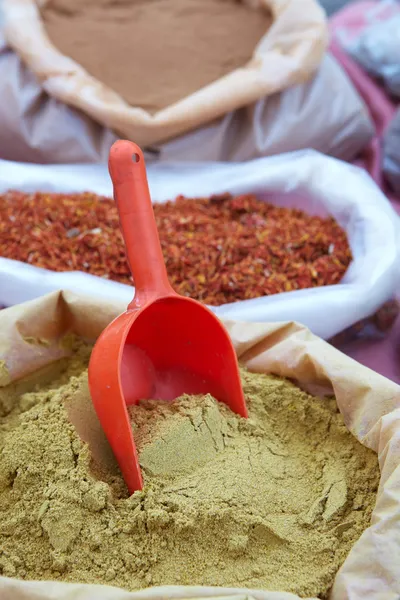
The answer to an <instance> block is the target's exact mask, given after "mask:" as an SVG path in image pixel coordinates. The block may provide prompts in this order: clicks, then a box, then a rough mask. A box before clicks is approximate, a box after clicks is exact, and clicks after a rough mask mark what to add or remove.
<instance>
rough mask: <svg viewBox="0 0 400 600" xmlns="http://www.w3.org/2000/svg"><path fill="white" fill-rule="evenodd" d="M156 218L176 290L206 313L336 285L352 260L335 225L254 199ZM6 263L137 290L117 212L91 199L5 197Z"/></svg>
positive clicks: (175, 206)
mask: <svg viewBox="0 0 400 600" xmlns="http://www.w3.org/2000/svg"><path fill="white" fill-rule="evenodd" d="M154 213H155V217H156V221H157V227H158V231H159V235H160V241H161V245H162V250H163V254H164V259H165V262H166V266H167V271H168V275H169V278H170V281H171V284H172V286H173V287H174V289H175V290H176V292H178V293H179V294H181V295H183V296H189V297H192V298H194V299H196V300H200V301H201V302H204V303H205V304H209V305H221V304H225V303H227V302H236V301H239V300H247V299H250V298H257V297H260V296H268V295H270V294H277V293H279V292H288V291H292V290H298V289H304V288H311V287H319V286H323V285H333V284H337V283H339V282H340V280H341V279H342V277H343V275H344V273H345V272H346V270H347V267H348V266H349V264H350V261H351V259H352V256H351V251H350V248H349V244H348V241H347V237H346V233H345V232H344V231H343V229H341V227H339V225H338V224H337V223H336V221H334V220H333V219H332V218H326V219H323V218H320V217H316V216H311V215H307V214H306V213H304V212H303V211H301V210H297V209H288V208H281V207H277V206H274V205H272V204H269V203H267V202H263V201H261V200H258V199H257V198H256V197H255V196H253V195H242V196H230V195H229V194H224V195H220V196H211V197H210V198H196V199H188V198H184V197H179V198H177V199H176V201H175V202H167V203H165V204H155V205H154ZM0 255H2V256H4V257H6V258H13V259H17V260H21V261H23V262H26V263H29V264H32V265H35V266H38V267H45V268H47V269H51V270H53V271H73V270H79V271H86V272H88V273H92V274H93V275H98V276H100V277H107V278H109V279H112V280H115V281H119V282H121V283H131V282H132V279H131V276H130V272H129V267H128V263H127V261H126V258H125V250H124V244H123V240H122V236H121V232H120V229H119V219H118V212H117V208H116V206H115V204H114V202H113V201H112V200H110V199H106V198H100V197H98V196H96V195H94V194H77V195H72V196H64V195H60V194H59V195H57V194H34V195H26V194H22V193H18V192H8V193H6V194H3V195H0Z"/></svg>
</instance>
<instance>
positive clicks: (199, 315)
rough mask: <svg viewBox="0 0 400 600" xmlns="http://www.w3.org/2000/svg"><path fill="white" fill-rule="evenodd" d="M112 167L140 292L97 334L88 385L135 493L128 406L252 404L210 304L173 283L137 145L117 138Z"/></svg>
mask: <svg viewBox="0 0 400 600" xmlns="http://www.w3.org/2000/svg"><path fill="white" fill-rule="evenodd" d="M109 170H110V175H111V179H112V181H113V186H114V199H115V201H116V203H117V206H118V211H119V216H120V222H121V228H122V232H123V236H124V240H125V245H126V252H127V256H128V260H129V265H130V268H131V271H132V275H133V278H134V281H135V287H136V292H135V297H134V299H133V301H132V302H131V304H130V305H129V306H128V310H127V311H126V312H125V313H123V314H122V315H120V316H119V317H117V318H116V319H115V320H114V321H113V322H112V323H111V324H110V325H109V326H108V327H107V328H106V329H105V330H104V331H103V333H102V334H101V336H100V337H99V339H98V341H97V343H96V345H95V347H94V349H93V352H92V357H91V360H90V365H89V385H90V392H91V396H92V400H93V405H94V407H95V410H96V412H97V415H98V417H99V419H100V423H101V425H102V428H103V430H104V432H105V434H106V436H107V438H108V441H109V443H110V445H111V447H112V449H113V452H114V454H115V457H116V459H117V461H118V463H119V466H120V468H121V471H122V474H123V477H124V479H125V482H126V484H127V486H128V489H129V492H130V493H131V494H132V493H133V492H134V491H136V490H139V489H142V487H143V482H142V476H141V472H140V466H139V462H138V457H137V453H136V447H135V442H134V439H133V434H132V429H131V425H130V421H129V416H128V411H127V408H126V407H127V405H129V404H136V403H137V402H138V401H139V400H141V399H149V398H152V399H155V400H173V399H175V398H177V397H178V396H180V395H181V394H183V393H187V394H205V393H210V394H212V395H213V396H214V397H215V398H216V399H218V400H220V401H222V402H225V403H226V404H227V405H228V406H229V407H230V408H231V409H232V410H233V411H234V412H236V413H238V414H239V415H241V416H242V417H247V409H246V403H245V400H244V396H243V390H242V386H241V382H240V376H239V369H238V363H237V358H236V354H235V350H234V348H233V345H232V342H231V340H230V338H229V336H228V333H227V332H226V331H225V329H224V327H223V325H222V324H221V323H220V321H219V320H218V319H217V317H216V316H215V315H214V314H213V313H212V312H211V311H210V310H209V309H208V308H206V307H205V306H203V305H202V304H200V303H199V302H196V301H195V300H192V299H190V298H185V297H183V296H179V295H178V294H176V293H175V292H174V291H173V289H172V288H171V286H170V284H169V281H168V276H167V271H166V268H165V264H164V259H163V255H162V251H161V246H160V240H159V238H158V232H157V226H156V222H155V219H154V213H153V208H152V205H151V200H150V193H149V188H148V184H147V177H146V166H145V162H144V158H143V154H142V152H141V150H140V148H138V146H136V145H135V144H133V143H132V142H127V141H119V142H116V143H115V144H114V145H113V147H112V148H111V151H110V157H109Z"/></svg>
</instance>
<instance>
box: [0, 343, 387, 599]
mask: <svg viewBox="0 0 400 600" xmlns="http://www.w3.org/2000/svg"><path fill="white" fill-rule="evenodd" d="M89 354H90V348H87V347H85V346H82V345H81V346H80V347H78V348H77V349H76V351H75V354H74V356H73V357H72V358H71V359H68V360H63V361H60V362H59V363H57V364H56V365H54V366H52V367H50V368H48V369H47V370H45V371H42V372H41V373H39V374H35V375H33V376H31V377H30V378H28V379H27V380H25V381H21V382H18V383H16V384H12V385H10V386H8V387H5V388H3V389H2V390H0V573H1V574H3V575H8V576H12V577H18V578H24V579H32V578H34V579H56V580H63V581H75V582H77V581H78V582H79V581H80V582H86V583H112V584H114V585H118V586H122V587H125V588H128V589H131V590H133V589H138V588H141V587H146V586H148V585H160V584H185V585H196V584H204V585H217V586H229V587H241V588H243V587H248V588H253V589H267V590H280V591H287V592H293V593H297V594H299V595H300V596H302V597H308V596H318V597H326V594H327V592H328V590H329V588H330V586H331V584H332V581H333V578H334V576H335V574H336V572H337V570H338V568H339V567H340V565H341V564H342V563H343V561H344V559H345V557H346V555H347V553H348V552H349V550H350V548H351V546H352V545H353V544H354V542H355V541H356V540H357V539H358V538H359V536H360V535H361V533H362V531H363V530H364V529H365V528H366V527H367V526H368V524H369V520H370V515H371V511H372V508H373V506H374V503H375V497H376V490H377V485H378V481H379V470H378V463H377V457H376V454H375V453H373V452H372V451H371V450H369V449H367V448H365V447H364V446H362V445H361V444H360V443H359V442H358V441H357V440H356V439H355V438H354V437H353V436H352V435H351V434H350V433H349V431H348V430H347V429H346V427H345V426H344V423H343V418H342V416H341V415H340V413H339V412H338V409H337V406H336V403H335V401H334V399H320V398H315V397H312V396H310V395H309V394H306V393H304V392H303V391H301V390H300V389H299V388H297V387H296V386H295V385H293V384H292V383H290V382H288V381H285V380H281V379H279V378H277V377H272V376H266V375H259V374H251V373H248V372H246V371H242V379H243V385H244V391H245V395H246V399H247V404H248V408H249V414H250V418H249V419H248V420H244V419H241V418H239V417H237V416H236V415H234V414H233V413H232V412H231V411H230V410H229V409H228V408H227V407H225V406H224V405H222V404H220V403H217V402H216V401H215V400H214V399H213V398H211V397H210V396H205V397H197V398H193V397H186V396H184V397H182V398H180V399H178V400H177V401H175V402H174V403H161V402H154V401H146V402H142V403H141V404H140V405H139V406H137V407H134V408H131V414H132V420H133V423H134V429H135V438H136V441H137V446H138V450H139V455H140V462H141V466H142V470H143V474H144V478H145V489H144V490H143V491H142V492H136V493H135V494H133V495H132V496H131V497H130V498H127V497H126V491H125V488H124V484H123V481H122V479H121V477H120V475H119V473H118V472H117V471H113V470H112V468H111V467H109V468H108V469H107V470H106V471H105V470H104V463H102V464H103V468H102V469H100V468H99V466H98V465H96V464H95V463H94V461H93V458H92V456H91V454H90V452H89V449H88V446H86V445H85V444H84V443H83V442H82V441H81V439H80V438H79V437H78V435H77V432H76V429H75V428H74V426H73V425H72V424H71V422H70V420H69V416H71V415H73V414H75V417H78V418H77V424H78V425H79V427H81V426H82V425H84V424H86V425H88V423H89V422H90V419H91V417H90V411H91V410H92V411H93V409H92V408H91V402H90V398H89V392H88V386H87V371H86V366H87V362H88V358H89ZM83 415H85V416H83ZM92 433H93V432H92ZM100 475H101V476H100Z"/></svg>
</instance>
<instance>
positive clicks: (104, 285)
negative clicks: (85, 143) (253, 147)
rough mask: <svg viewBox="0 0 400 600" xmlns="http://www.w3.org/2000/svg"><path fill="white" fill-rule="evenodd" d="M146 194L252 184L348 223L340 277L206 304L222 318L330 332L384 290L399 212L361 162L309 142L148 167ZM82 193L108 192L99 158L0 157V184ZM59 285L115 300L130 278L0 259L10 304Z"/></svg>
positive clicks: (394, 265)
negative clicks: (59, 162)
mask: <svg viewBox="0 0 400 600" xmlns="http://www.w3.org/2000/svg"><path fill="white" fill-rule="evenodd" d="M148 175H149V183H150V191H151V194H152V198H153V201H155V202H163V201H166V200H168V199H172V198H175V197H176V196H177V195H179V194H183V195H186V196H189V197H190V196H209V195H211V194H218V193H223V192H226V191H229V192H232V193H233V194H240V193H255V194H257V195H258V196H259V197H261V198H263V199H266V200H268V201H272V202H273V203H275V204H280V205H284V206H299V207H301V208H304V209H305V210H307V211H308V212H310V213H313V214H318V215H322V216H324V215H327V214H331V215H333V216H334V217H335V218H336V219H337V221H338V222H339V224H340V225H341V226H342V227H344V229H345V230H346V231H347V234H348V237H349V241H350V245H351V249H352V252H353V256H354V260H353V262H352V264H351V265H350V267H349V269H348V271H347V273H346V275H345V277H344V279H343V282H342V283H341V284H340V285H334V286H326V287H322V288H313V289H306V290H298V291H293V292H284V293H281V294H276V295H273V296H268V297H263V298H255V299H253V300H246V301H243V302H236V303H232V304H225V305H222V306H220V307H217V308H214V309H213V310H214V312H215V313H216V314H217V315H218V316H220V317H221V318H227V319H235V320H241V321H253V322H257V321H258V322H265V321H286V320H287V321H291V320H295V321H298V322H301V323H304V324H305V325H306V326H308V327H309V328H310V329H311V330H312V331H313V332H314V333H316V334H317V335H319V336H321V337H323V338H325V339H329V338H331V337H332V336H334V335H336V334H337V333H339V332H340V331H343V330H344V329H346V328H347V327H349V326H350V325H352V324H354V323H356V322H357V321H359V320H361V319H363V318H365V317H367V316H369V315H371V314H373V313H374V312H375V311H376V310H377V309H378V308H379V307H380V306H381V305H382V304H383V303H384V302H386V301H387V300H389V299H391V298H392V297H393V295H394V292H395V290H396V289H397V286H398V282H399V274H400V226H399V224H400V221H399V218H398V216H397V215H396V213H395V212H394V210H393V208H392V207H391V205H390V203H389V201H388V200H387V199H386V197H385V196H384V195H383V194H382V192H381V191H380V190H379V188H378V187H377V186H376V185H375V183H374V182H373V181H372V179H371V178H370V177H369V176H368V175H367V174H365V173H364V172H363V171H361V170H360V169H358V168H356V167H353V166H350V165H348V164H346V163H342V162H340V161H337V160H335V159H333V158H329V157H326V156H323V155H321V154H318V153H316V152H312V151H303V152H298V153H291V154H286V155H283V156H277V157H272V158H262V159H258V160H254V161H250V162H248V163H239V164H224V163H210V164H205V163H203V164H198V165H195V164H190V163H186V164H170V165H164V164H160V165H154V166H150V167H149V168H148ZM8 189H18V190H22V191H27V192H29V191H32V192H33V191H53V192H82V191H85V190H88V191H93V192H96V193H98V194H103V195H106V196H111V195H112V186H111V181H110V179H109V176H108V172H107V169H106V167H103V166H101V165H80V166H68V165H66V166H65V165H64V166H54V165H53V166H36V165H24V164H18V163H7V162H3V161H0V193H2V192H5V191H6V190H8ZM58 289H70V290H74V291H77V292H80V293H87V294H95V295H97V296H100V297H105V298H111V299H114V300H115V301H123V302H125V303H126V304H128V303H129V302H130V301H131V299H132V297H133V289H132V288H131V287H130V286H127V285H123V284H119V283H115V282H113V281H109V280H106V279H103V278H99V277H94V276H91V275H88V274H86V273H79V272H78V273H77V272H69V273H53V272H51V271H46V270H44V269H39V268H37V267H33V266H31V265H27V264H24V263H21V262H16V261H13V260H8V259H4V258H0V304H4V305H12V304H17V303H20V302H23V301H25V300H29V299H33V298H35V297H38V296H40V295H42V294H45V293H48V292H50V291H54V290H58Z"/></svg>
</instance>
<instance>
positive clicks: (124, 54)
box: [42, 0, 271, 112]
mask: <svg viewBox="0 0 400 600" xmlns="http://www.w3.org/2000/svg"><path fill="white" fill-rule="evenodd" d="M42 14H43V19H44V23H45V28H46V30H47V33H48V35H49V37H50V39H51V41H52V42H53V43H54V45H55V46H56V47H57V49H58V50H60V51H61V52H62V53H63V54H65V55H67V56H69V57H71V58H73V59H74V60H75V61H76V62H78V63H79V64H80V65H82V66H83V67H84V68H85V69H86V70H87V71H88V72H89V73H90V74H91V75H93V76H94V77H95V78H97V79H98V80H99V81H101V82H102V83H104V84H106V85H107V86H109V87H110V88H112V89H113V90H114V91H116V92H117V93H118V94H120V95H121V96H122V97H123V98H124V99H125V100H126V102H128V103H129V104H131V105H132V106H138V107H142V108H144V109H145V110H147V111H149V112H156V111H158V110H160V109H161V108H164V107H166V106H169V105H171V104H174V103H175V102H177V101H179V100H181V99H183V98H185V97H186V96H188V95H189V94H192V93H194V92H196V91H197V90H199V89H200V88H202V87H204V86H206V85H208V84H210V83H212V82H213V81H216V80H217V79H219V78H221V77H223V76H225V75H227V74H228V73H230V72H231V71H233V70H234V69H237V68H240V67H243V66H244V65H246V63H248V61H249V60H250V59H251V57H252V54H253V52H254V49H255V47H256V45H257V43H258V42H259V40H260V39H261V38H262V37H263V35H264V34H265V33H266V32H267V31H268V29H269V27H270V24H271V15H270V14H269V13H268V12H267V11H262V10H254V9H251V8H249V7H248V6H245V5H244V4H243V3H242V2H241V1H238V0H85V2H83V1H82V0H49V2H47V3H46V5H45V7H44V9H43V13H42Z"/></svg>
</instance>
